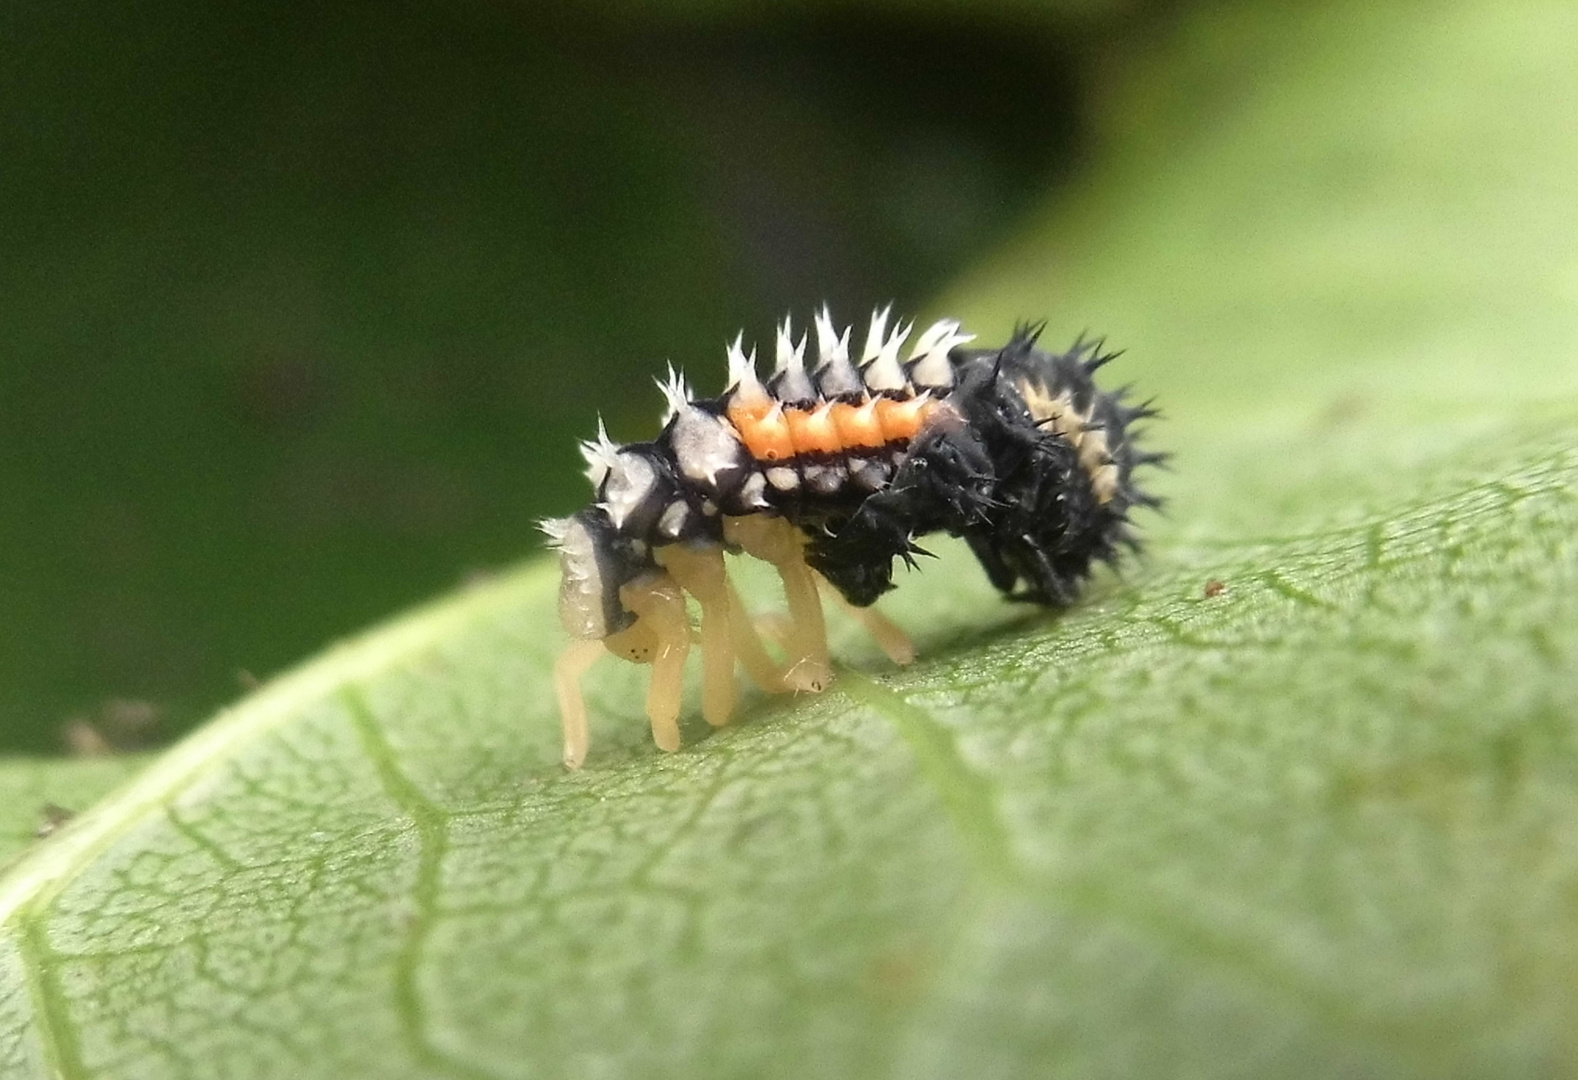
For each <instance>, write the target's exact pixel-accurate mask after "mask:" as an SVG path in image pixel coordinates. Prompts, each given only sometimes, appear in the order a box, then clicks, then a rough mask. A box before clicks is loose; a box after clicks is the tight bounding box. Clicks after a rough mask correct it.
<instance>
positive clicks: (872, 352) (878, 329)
mask: <svg viewBox="0 0 1578 1080" xmlns="http://www.w3.org/2000/svg"><path fill="white" fill-rule="evenodd" d="M892 313H893V305H892V304H889V305H888V306H887V307H885V308H883V309H881V310H880V311H873V312H872V313H871V329H869V330H867V331H866V351H865V352H864V353H862V354H861V357H860V364H861V366H862V367H864V366H865V365H867V364H870V363H872V362H873V361H875V360H876V358H877V357H878V356H880V355H881V354H882V343H883V341H885V340H886V339H887V332H888V316H889V315H891V314H892Z"/></svg>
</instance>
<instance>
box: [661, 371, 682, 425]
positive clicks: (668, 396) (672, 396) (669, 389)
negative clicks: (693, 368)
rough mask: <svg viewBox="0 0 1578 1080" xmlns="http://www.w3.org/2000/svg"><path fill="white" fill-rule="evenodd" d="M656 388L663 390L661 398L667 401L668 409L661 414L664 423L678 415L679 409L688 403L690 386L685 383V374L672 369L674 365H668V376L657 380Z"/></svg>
mask: <svg viewBox="0 0 1578 1080" xmlns="http://www.w3.org/2000/svg"><path fill="white" fill-rule="evenodd" d="M657 385H658V389H659V390H661V391H663V398H664V400H665V401H667V402H668V410H667V411H666V412H664V414H663V422H664V423H665V424H666V423H668V422H669V421H670V420H672V419H674V417H676V416H678V415H679V413H680V410H682V409H684V408H685V406H687V405H689V404H690V387H689V386H687V385H686V384H685V376H683V375H681V374H679V373H678V372H676V371H675V370H674V365H673V364H670V365H669V366H668V378H667V379H666V380H663V381H661V382H658V384H657Z"/></svg>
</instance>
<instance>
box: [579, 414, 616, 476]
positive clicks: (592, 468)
mask: <svg viewBox="0 0 1578 1080" xmlns="http://www.w3.org/2000/svg"><path fill="white" fill-rule="evenodd" d="M618 453H619V444H618V443H616V442H614V441H613V440H612V439H610V438H609V437H608V429H607V428H606V427H604V426H603V418H602V417H601V416H599V417H598V418H597V438H596V439H595V440H593V439H588V440H586V441H585V442H583V443H581V457H582V458H584V459H585V460H586V478H587V479H588V480H590V481H591V482H592V490H594V491H595V490H596V489H597V488H599V487H601V486H602V483H603V478H604V477H606V476H607V475H608V470H609V469H611V468H613V467H614V458H615V456H616V455H617V454H618Z"/></svg>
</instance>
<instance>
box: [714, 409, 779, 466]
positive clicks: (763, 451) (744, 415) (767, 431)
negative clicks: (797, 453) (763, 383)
mask: <svg viewBox="0 0 1578 1080" xmlns="http://www.w3.org/2000/svg"><path fill="white" fill-rule="evenodd" d="M728 415H729V422H730V423H731V424H733V425H734V430H736V431H738V432H739V433H740V439H741V440H742V441H743V442H744V443H745V448H746V449H747V450H749V451H750V452H751V457H753V458H755V459H756V460H757V461H788V460H789V459H790V458H792V457H794V439H793V438H792V436H791V435H790V431H789V422H788V420H786V419H785V418H784V409H783V406H782V405H779V404H777V403H776V402H774V403H773V404H772V405H771V406H769V407H768V408H766V409H765V410H763V409H759V408H757V409H747V408H736V407H733V406H731V407H730V408H729V413H728Z"/></svg>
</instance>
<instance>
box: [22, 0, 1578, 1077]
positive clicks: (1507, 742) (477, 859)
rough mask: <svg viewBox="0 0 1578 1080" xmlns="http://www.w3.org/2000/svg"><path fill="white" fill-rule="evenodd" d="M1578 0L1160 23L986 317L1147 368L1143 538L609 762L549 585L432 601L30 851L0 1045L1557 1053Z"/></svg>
mask: <svg viewBox="0 0 1578 1080" xmlns="http://www.w3.org/2000/svg"><path fill="white" fill-rule="evenodd" d="M1574 18H1575V17H1574V15H1573V14H1572V13H1571V12H1570V11H1569V10H1568V9H1567V8H1565V7H1554V6H1553V7H1539V6H1518V5H1501V4H1497V5H1489V4H1481V5H1473V4H1465V5H1461V6H1459V7H1456V8H1453V9H1451V10H1450V11H1447V12H1446V13H1445V14H1442V15H1440V16H1439V17H1438V18H1432V19H1431V20H1428V21H1427V20H1425V19H1423V18H1417V17H1414V16H1413V15H1410V14H1408V13H1406V12H1404V11H1401V10H1397V11H1385V12H1375V13H1371V10H1370V9H1369V8H1368V7H1362V6H1359V5H1351V6H1348V7H1342V6H1337V7H1331V8H1327V9H1324V10H1323V11H1322V12H1320V13H1303V12H1292V13H1290V12H1274V11H1269V10H1268V9H1265V8H1259V7H1256V8H1253V9H1244V10H1239V11H1232V10H1223V11H1217V12H1213V13H1207V14H1196V15H1193V16H1190V17H1188V18H1187V19H1184V20H1182V22H1181V23H1180V25H1179V27H1178V28H1177V29H1176V30H1175V31H1174V33H1175V35H1176V40H1173V41H1170V42H1168V43H1166V46H1165V47H1161V46H1159V47H1158V50H1157V53H1156V55H1154V56H1152V57H1149V58H1146V59H1142V60H1140V61H1136V64H1137V66H1136V68H1135V70H1134V71H1132V72H1130V73H1129V77H1128V78H1127V79H1126V80H1125V81H1126V85H1128V86H1130V87H1131V88H1132V89H1131V90H1130V91H1128V92H1127V93H1126V94H1125V95H1123V96H1120V97H1118V98H1115V99H1114V100H1113V101H1111V102H1109V103H1107V104H1106V106H1105V107H1106V110H1107V112H1106V116H1107V120H1106V127H1107V130H1109V131H1110V132H1111V135H1110V138H1111V140H1112V143H1113V145H1112V148H1111V150H1110V153H1109V160H1108V164H1107V165H1106V166H1104V167H1103V171H1101V172H1100V174H1099V175H1096V176H1094V177H1092V178H1091V179H1090V183H1089V189H1090V192H1091V194H1089V195H1087V196H1083V197H1081V198H1079V199H1076V200H1075V203H1074V205H1064V206H1062V207H1060V208H1057V209H1055V210H1052V211H1049V213H1048V215H1047V217H1046V220H1045V221H1043V222H1041V223H1039V224H1037V225H1035V226H1034V227H1033V228H1031V229H1030V230H1029V231H1028V232H1027V234H1026V235H1025V237H1023V238H1022V239H1021V241H1019V242H1017V243H1015V244H1014V245H1011V246H1010V247H1009V248H1008V249H1007V250H1005V252H1004V253H1002V255H1001V256H1000V257H999V258H997V259H995V260H993V261H990V262H988V263H987V264H986V265H985V266H983V267H982V268H981V269H980V270H979V271H978V273H977V274H976V275H975V276H974V277H973V278H972V279H970V280H968V281H966V282H965V283H964V285H963V286H961V290H960V293H959V295H958V296H957V297H956V298H955V302H954V303H953V304H952V305H951V308H952V310H956V311H959V312H961V313H963V314H964V315H965V316H967V317H968V320H969V321H970V322H971V323H972V324H975V325H979V326H982V327H984V329H983V333H987V334H990V333H992V332H993V329H992V327H993V323H994V320H997V321H1000V322H1002V323H1003V324H1005V325H1004V326H1003V327H1000V328H998V329H1004V328H1006V323H1007V322H1008V321H1009V320H1010V319H1011V318H1012V317H1014V316H1016V315H1022V314H1026V313H1029V312H1040V311H1042V310H1044V309H1045V307H1046V305H1047V303H1048V298H1049V297H1052V298H1054V299H1056V300H1057V303H1058V309H1059V313H1060V314H1059V315H1058V317H1059V318H1062V317H1064V315H1065V314H1066V315H1067V316H1068V317H1078V318H1081V319H1083V318H1086V317H1088V318H1089V319H1090V320H1091V324H1092V325H1093V326H1100V327H1102V328H1103V329H1107V330H1110V331H1111V332H1112V333H1113V335H1114V342H1115V343H1116V344H1122V345H1126V346H1129V347H1130V348H1131V355H1130V356H1129V357H1127V358H1125V360H1123V361H1122V362H1121V364H1120V366H1121V367H1123V368H1125V369H1126V370H1124V371H1123V375H1124V376H1126V377H1131V378H1133V379H1134V380H1135V381H1136V382H1138V383H1139V384H1140V385H1142V386H1143V387H1144V388H1145V389H1146V391H1148V392H1152V391H1154V392H1157V393H1159V394H1160V395H1161V396H1162V398H1163V402H1164V404H1165V406H1166V408H1167V412H1168V414H1169V419H1168V421H1167V422H1165V423H1164V424H1159V425H1157V427H1156V429H1155V433H1154V436H1153V441H1154V442H1155V443H1156V444H1157V445H1158V446H1166V447H1167V448H1169V449H1174V450H1176V451H1177V452H1178V459H1177V466H1176V468H1177V471H1176V472H1175V473H1173V474H1171V475H1169V476H1166V477H1163V478H1160V479H1159V481H1158V483H1157V485H1156V486H1157V487H1158V489H1159V490H1161V491H1162V492H1163V493H1165V494H1166V495H1167V496H1168V497H1169V498H1170V500H1171V509H1170V513H1169V516H1168V517H1167V518H1166V519H1165V520H1164V521H1161V522H1159V523H1155V524H1153V526H1152V527H1151V528H1150V530H1149V531H1150V533H1151V536H1152V544H1151V547H1150V554H1149V556H1148V557H1147V559H1146V560H1144V561H1143V562H1142V563H1139V564H1135V565H1132V566H1131V567H1130V568H1129V569H1128V571H1127V572H1126V573H1125V575H1124V576H1123V577H1122V578H1121V579H1118V578H1111V577H1105V578H1102V579H1099V580H1098V581H1097V582H1096V584H1095V586H1094V588H1093V589H1092V591H1091V593H1090V595H1089V596H1088V598H1087V599H1086V600H1085V602H1083V603H1081V604H1080V605H1078V606H1077V607H1075V608H1074V609H1072V610H1070V611H1068V612H1066V613H1063V614H1061V615H1056V616H1049V615H1046V614H1043V613H1040V612H1037V611H1032V610H1027V609H1023V608H1017V607H1014V606H1011V605H1008V604H1005V603H1003V602H1001V601H999V600H997V599H996V598H995V596H994V595H993V594H992V592H991V590H990V589H989V588H988V587H987V586H986V584H985V583H984V581H983V580H982V579H981V576H980V574H979V572H978V571H977V570H975V569H974V568H973V566H972V565H971V564H970V562H969V559H968V557H967V555H965V554H964V553H963V552H962V551H960V550H959V549H958V547H957V546H951V545H944V546H942V547H941V550H942V559H941V562H940V564H938V565H929V566H928V567H927V568H926V570H925V571H924V573H923V575H922V576H921V577H919V578H915V579H912V580H909V581H907V582H906V583H905V587H903V588H901V590H900V591H899V592H898V593H897V594H895V596H894V597H893V598H892V602H891V603H890V604H889V605H888V609H889V611H890V613H891V614H892V615H893V616H894V617H895V618H896V619H897V620H898V621H899V622H901V623H902V624H904V625H905V626H907V627H909V628H911V629H912V630H914V631H915V635H916V637H917V640H918V643H919V645H920V647H921V653H922V658H923V659H922V661H921V662H920V663H918V664H917V665H916V666H915V667H913V668H912V669H909V670H906V671H902V672H898V671H893V670H891V669H889V668H887V667H886V666H884V665H883V664H882V663H881V662H880V661H879V660H878V659H877V657H876V656H875V653H874V650H872V649H871V648H870V647H869V646H868V645H866V644H865V643H863V642H862V641H861V640H860V639H859V638H858V636H856V635H854V634H853V633H852V632H851V631H850V628H849V627H848V626H847V625H844V624H842V623H840V624H838V630H837V636H838V639H839V645H838V648H839V655H840V656H841V657H843V658H845V661H846V666H845V667H844V668H843V670H842V671H841V674H840V678H839V680H838V682H837V683H836V685H835V687H834V688H833V689H832V690H831V691H829V692H828V693H826V694H823V695H821V696H819V697H815V698H808V699H804V700H800V701H793V702H786V701H773V702H765V701H762V700H760V699H755V698H753V699H751V702H750V704H749V707H748V708H747V710H746V711H745V714H744V716H743V717H742V722H741V723H740V724H738V725H737V726H735V727H732V728H729V729H726V730H723V731H720V732H717V733H715V734H709V733H708V732H707V731H705V730H704V725H701V724H700V722H699V721H698V720H696V719H695V718H694V717H692V718H691V719H689V720H688V721H687V727H686V736H687V746H686V748H685V750H684V751H683V752H682V753H679V754H676V755H672V756H665V755H662V754H660V753H658V752H657V751H655V750H654V749H653V748H652V746H651V744H650V740H649V738H648V736H647V734H646V732H645V731H644V727H643V723H642V721H641V718H640V687H641V673H640V671H639V670H638V669H635V668H633V667H630V666H628V665H619V664H614V663H612V662H608V663H605V665H604V666H602V667H599V668H598V669H597V674H596V676H594V678H593V679H592V680H590V681H589V685H590V691H591V693H590V696H591V702H592V706H593V709H594V715H595V717H596V719H595V723H594V732H593V734H594V743H593V751H592V756H591V758H590V760H589V763H588V766H587V768H586V769H585V770H583V771H582V772H579V773H576V774H565V773H564V772H563V771H562V770H561V769H560V768H559V767H558V764H557V756H558V735H557V719H556V716H555V712H554V707H553V704H552V697H551V694H550V693H549V692H548V689H547V683H546V679H547V673H548V670H549V665H550V664H551V662H552V658H553V655H554V653H555V652H556V650H557V648H558V646H559V644H560V637H559V633H558V631H557V628H556V625H555V619H554V616H553V610H552V609H553V601H554V589H555V582H554V573H553V568H552V567H550V566H548V565H545V564H540V563H539V564H534V565H530V566H527V567H525V568H523V569H521V570H520V571H518V572H516V573H513V574H511V575H508V576H507V577H505V578H503V579H500V580H498V581H496V582H494V583H491V584H488V585H486V586H483V587H480V588H478V589H475V590H473V591H471V592H468V593H466V594H462V595H460V596H457V597H453V598H450V599H447V600H444V601H441V602H439V603H438V604H436V605H434V606H432V607H429V608H427V609H424V610H421V611H418V612H415V613H413V614H412V615H410V616H408V617H407V618H406V619H404V620H401V621H400V622H398V623H396V624H393V625H391V626H388V627H385V628H382V629H378V630H375V631H373V632H371V633H370V634H369V635H367V636H366V637H364V638H362V639H359V640H357V641H354V642H351V643H348V644H346V645H343V646H341V647H339V648H337V649H335V650H332V651H330V652H329V653H327V654H326V655H324V656H323V657H321V658H319V659H318V660H316V661H314V662H312V663H311V664H309V665H308V666H306V667H304V668H303V669H301V670H299V671H297V672H296V673H294V674H292V675H290V676H287V677H285V678H284V679H282V680H279V681H277V682H275V683H273V684H271V685H269V686H267V687H265V688H264V689H263V690H261V691H260V692H259V693H258V694H256V695H254V696H253V697H252V698H250V699H248V700H246V701H245V702H243V703H241V704H240V705H239V706H237V707H236V708H235V709H234V710H232V711H230V712H229V713H227V714H224V715H222V716H220V717H218V718H216V720H215V721H214V722H212V723H211V724H210V725H209V726H208V727H206V728H204V729H203V730H201V731H200V732H198V733H197V734H196V735H195V736H194V737H193V738H192V739H190V740H188V741H187V742H185V743H183V744H181V745H180V746H178V747H177V748H175V749H174V750H173V751H171V752H170V753H169V754H167V755H166V756H164V757H163V758H162V759H160V760H159V761H158V762H157V763H155V764H154V765H153V766H151V767H150V768H149V769H148V770H147V771H146V772H144V773H143V774H141V775H140V776H139V777H137V778H136V779H135V780H134V781H133V782H132V783H131V784H130V786H128V787H126V788H125V789H123V790H121V791H120V792H118V793H117V794H115V795H114V796H112V797H110V798H109V799H107V800H105V801H104V802H102V803H100V804H99V805H98V806H97V807H96V808H95V809H94V810H92V811H90V812H89V813H88V814H86V815H84V816H83V817H82V818H80V819H78V820H77V821H75V822H73V823H72V824H71V825H70V826H69V827H67V828H66V829H65V830H63V831H62V832H61V833H60V834H58V835H57V836H54V837H52V838H51V839H50V840H48V841H47V842H45V843H42V844H40V845H37V846H36V847H34V848H32V849H31V850H30V851H29V852H28V853H27V854H26V855H25V856H24V857H23V858H22V859H20V860H19V861H18V862H16V863H15V864H14V865H13V866H12V867H10V868H9V869H8V870H7V871H6V873H5V875H4V877H3V878H0V927H3V930H0V1074H4V1075H17V1076H33V1075H50V1074H52V1073H53V1074H58V1075H64V1076H70V1077H101V1076H102V1077H112V1076H113V1077H134V1076H160V1077H181V1076H194V1077H206V1076H220V1075H223V1076H286V1075H289V1076H292V1077H314V1076H323V1077H359V1076H366V1077H406V1076H410V1077H418V1076H422V1077H426V1076H456V1077H516V1076H519V1077H527V1076H530V1077H552V1076H577V1077H581V1076H589V1075H590V1076H599V1075H607V1076H630V1075H681V1074H683V1075H685V1076H687V1077H697V1076H738V1075H759V1076H805V1075H860V1076H868V1075H884V1074H888V1075H895V1076H905V1077H915V1076H920V1077H926V1076H937V1077H951V1076H959V1075H973V1076H986V1077H992V1076H1009V1075H1026V1074H1032V1073H1033V1074H1039V1075H1062V1076H1071V1077H1089V1076H1107V1075H1161V1074H1166V1075H1182V1076H1188V1075H1210V1076H1224V1075H1227V1076H1232V1075H1243V1076H1246V1077H1247V1076H1255V1077H1259V1076H1265V1075H1278V1076H1328V1075H1333V1074H1338V1073H1346V1074H1364V1075H1387V1076H1430V1077H1440V1076H1451V1075H1464V1076H1467V1075H1476V1076H1483V1075H1501V1074H1506V1075H1560V1074H1569V1075H1570V1074H1572V1073H1573V1072H1574V1071H1575V1069H1574V1063H1575V1051H1578V1047H1575V1046H1574V1040H1573V1035H1572V1032H1573V1031H1575V1030H1578V1015H1575V1013H1578V1008H1575V1004H1574V1002H1575V998H1574V996H1573V994H1572V992H1571V991H1572V987H1573V983H1574V978H1575V976H1578V905H1575V902H1574V897H1575V896H1578V799H1575V798H1574V794H1575V786H1578V745H1575V744H1578V739H1575V720H1574V718H1575V717H1578V679H1575V675H1574V673H1575V671H1578V610H1575V609H1578V599H1575V597H1578V590H1575V588H1574V586H1575V585H1578V581H1575V580H1574V579H1575V576H1578V573H1575V564H1578V559H1575V554H1578V552H1575V544H1574V540H1573V537H1574V535H1575V532H1578V495H1575V492H1578V449H1575V439H1574V438H1573V432H1574V430H1575V426H1574V425H1575V423H1578V363H1575V358H1574V356H1573V349H1572V344H1571V343H1572V341H1573V340H1574V334H1573V331H1574V329H1575V324H1578V318H1575V309H1578V291H1575V290H1574V282H1575V281H1578V277H1575V276H1574V266H1575V264H1574V263H1573V262H1572V259H1571V255H1570V252H1571V251H1573V250H1578V246H1575V245H1574V244H1573V243H1572V241H1573V240H1575V239H1578V220H1575V213H1574V211H1573V210H1572V209H1570V206H1569V203H1568V202H1560V201H1558V200H1557V199H1556V192H1557V191H1558V190H1566V188H1565V184H1564V178H1565V177H1567V176H1570V175H1572V173H1573V169H1574V166H1575V165H1578V139H1575V136H1574V135H1573V134H1572V132H1571V130H1570V124H1565V123H1564V122H1561V118H1562V117H1563V116H1565V106H1563V105H1562V102H1563V101H1566V102H1570V101H1572V100H1575V99H1578V93H1575V91H1578V73H1575V71H1574V69H1573V66H1572V65H1571V64H1570V63H1568V62H1567V60H1566V59H1565V58H1564V56H1563V54H1564V52H1565V50H1564V49H1562V48H1559V47H1558V46H1557V44H1556V43H1558V42H1565V41H1571V40H1574V39H1575V38H1574V35H1573V34H1572V33H1570V31H1572V30H1574V29H1578V28H1575V27H1573V25H1572V23H1573V21H1574ZM1229 72H1230V73H1231V75H1229V74H1227V73H1229ZM1180 87H1182V88H1184V91H1186V92H1184V91H1180V90H1179V88H1180ZM1180 94H1182V99H1183V100H1184V101H1185V102H1187V103H1189V105H1190V108H1189V109H1188V110H1184V109H1182V108H1181V107H1180V106H1179V105H1178V104H1176V103H1174V101H1173V98H1175V97H1177V96H1179V95H1180ZM1487 96H1488V97H1490V98H1492V99H1493V100H1489V101H1487V100H1484V99H1485V98H1486V97H1487ZM1198 116H1209V117H1211V119H1212V124H1211V126H1210V127H1209V128H1208V129H1207V128H1204V127H1202V126H1201V125H1200V124H1199V123H1198V122H1197V117H1198ZM1542 118H1543V119H1542ZM1487 148H1488V150H1487ZM1487 153H1488V155H1489V157H1490V158H1491V159H1492V164H1487V165H1478V166H1477V167H1476V163H1480V162H1482V160H1483V159H1484V158H1485V157H1486V155H1487ZM1512 161H1516V163H1517V167H1516V168H1513V167H1512V165H1511V164H1509V162H1512ZM1073 329H1076V327H1060V326H1059V325H1058V324H1056V323H1055V324H1054V327H1053V329H1052V330H1050V331H1049V333H1050V334H1060V333H1063V332H1065V331H1067V332H1069V333H1070V334H1071V333H1072V330H1073ZM1213 583H1215V584H1213ZM1216 584H1219V585H1220V586H1221V588H1220V589H1218V588H1217V587H1216ZM1208 585H1209V586H1210V587H1209V588H1208ZM752 595H753V597H755V599H756V601H757V603H758V604H761V605H767V604H770V603H772V602H773V601H772V598H771V596H770V590H767V589H765V588H762V587H761V580H760V577H759V576H758V577H757V578H755V579H754V582H753V588H752Z"/></svg>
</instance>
